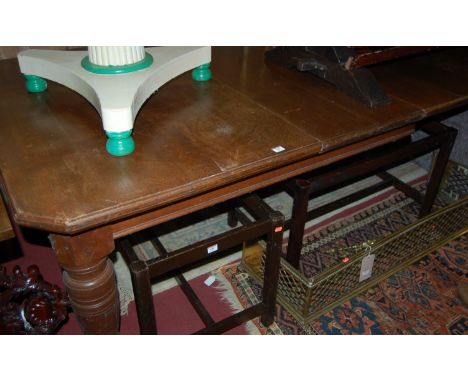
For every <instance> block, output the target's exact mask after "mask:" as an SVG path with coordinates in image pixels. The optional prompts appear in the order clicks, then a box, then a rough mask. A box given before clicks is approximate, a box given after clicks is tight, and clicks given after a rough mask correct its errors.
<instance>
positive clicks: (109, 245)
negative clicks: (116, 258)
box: [50, 227, 120, 334]
mask: <svg viewBox="0 0 468 382" xmlns="http://www.w3.org/2000/svg"><path fill="white" fill-rule="evenodd" d="M50 241H51V243H52V246H53V248H54V251H55V254H56V256H57V259H58V261H59V264H60V266H61V267H62V268H63V269H64V272H63V281H64V284H65V287H66V289H67V292H68V295H69V298H70V302H71V305H72V308H73V311H74V312H75V314H76V315H77V318H78V321H79V323H80V326H81V329H82V330H83V332H84V333H85V334H116V333H118V332H119V325H120V309H119V299H118V293H117V283H116V279H115V273H114V268H113V266H112V262H111V261H110V260H109V259H108V258H107V256H108V255H109V254H111V253H112V251H113V250H114V240H113V237H112V231H111V230H110V229H109V228H107V227H104V228H99V229H96V230H93V231H88V232H86V233H84V234H80V235H75V236H65V235H56V234H53V235H50Z"/></svg>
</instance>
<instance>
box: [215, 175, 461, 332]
mask: <svg viewBox="0 0 468 382" xmlns="http://www.w3.org/2000/svg"><path fill="white" fill-rule="evenodd" d="M467 180H468V177H466V174H465V173H464V171H463V169H460V168H459V167H454V168H452V169H451V173H450V176H449V177H448V178H447V179H446V181H445V187H444V188H443V190H442V192H440V193H439V196H438V199H437V206H439V207H441V206H443V205H445V204H447V203H449V202H450V201H452V200H453V199H457V198H458V197H460V195H463V194H465V189H466V184H467V183H468V182H467ZM419 187H420V188H421V189H423V186H422V185H420V186H419ZM417 212H418V204H417V203H415V202H413V201H412V200H411V199H409V198H407V197H406V196H405V195H403V194H402V193H399V192H395V191H387V192H386V193H384V194H382V195H380V196H379V197H376V198H374V199H373V200H368V201H366V202H363V203H361V204H360V205H358V206H354V207H353V208H349V209H348V210H345V211H342V212H341V213H340V214H339V215H338V216H335V217H333V219H330V220H329V221H322V222H321V223H319V224H317V225H315V226H313V227H310V228H309V229H308V230H307V231H306V236H305V239H304V247H303V253H302V260H301V264H300V269H301V271H302V272H303V273H304V274H305V275H306V276H308V277H310V276H312V275H314V274H316V273H318V272H320V271H322V270H323V269H325V268H327V267H329V266H330V265H331V264H333V263H335V262H336V261H337V260H338V259H337V255H336V254H335V253H333V252H331V251H330V248H331V247H334V246H339V247H351V246H353V245H355V244H360V243H362V242H364V241H366V240H370V239H374V238H377V237H380V236H385V235H388V234H389V233H391V232H394V231H395V230H397V229H399V228H401V227H403V226H405V225H407V224H409V223H411V222H413V221H414V220H416V217H417ZM331 222H333V223H332V224H330V223H331ZM214 274H215V276H216V278H217V279H218V280H221V282H222V285H223V288H224V290H225V292H226V293H228V294H229V296H230V298H231V299H232V298H233V297H232V296H235V298H236V300H237V301H236V302H235V303H233V307H234V306H240V307H242V308H245V307H248V306H250V305H252V304H255V303H257V302H258V301H259V299H260V295H261V288H260V286H259V285H257V284H256V283H255V282H254V281H253V280H252V279H251V278H250V277H249V276H248V275H247V273H246V272H244V270H243V269H242V268H241V267H240V266H239V265H238V264H230V265H227V266H225V267H222V268H221V269H219V270H218V271H216V272H214ZM463 279H465V280H466V279H468V235H465V236H462V237H459V238H458V239H456V240H454V241H452V242H450V243H448V244H446V245H445V246H443V247H442V248H439V249H438V250H437V251H435V252H433V253H431V254H430V255H428V256H426V257H424V258H423V259H422V260H420V261H419V262H418V263H416V264H413V265H411V266H410V267H408V268H406V269H404V270H402V271H400V272H398V273H396V274H395V275H393V276H391V277H389V278H388V279H386V280H384V281H382V282H380V283H379V284H377V285H376V286H375V287H373V288H371V289H369V290H367V291H366V292H365V293H363V294H361V295H359V296H358V297H355V298H352V299H351V300H349V301H347V302H346V303H343V304H342V305H340V306H338V307H336V308H334V309H333V310H331V311H329V312H328V313H326V314H324V315H322V316H321V317H319V318H318V319H317V320H315V321H312V322H311V323H310V324H307V325H301V324H299V323H298V322H297V321H296V320H295V319H294V318H293V317H292V316H291V315H290V314H289V313H288V311H287V310H286V309H284V308H283V307H281V306H280V305H277V319H276V323H275V324H274V325H272V326H271V327H270V328H268V329H266V328H264V327H262V326H261V324H260V323H259V321H258V320H253V321H252V323H253V325H252V323H251V325H250V326H249V328H250V329H249V330H250V333H252V334H467V333H468V307H467V306H466V305H464V303H463V302H462V301H461V300H460V298H459V297H458V294H457V284H458V283H459V282H460V281H461V280H463Z"/></svg>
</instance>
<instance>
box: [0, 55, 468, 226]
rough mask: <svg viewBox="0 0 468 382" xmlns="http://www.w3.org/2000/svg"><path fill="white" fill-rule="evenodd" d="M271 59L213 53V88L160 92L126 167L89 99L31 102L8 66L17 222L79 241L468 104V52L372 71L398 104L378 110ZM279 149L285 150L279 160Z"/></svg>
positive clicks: (0, 166)
mask: <svg viewBox="0 0 468 382" xmlns="http://www.w3.org/2000/svg"><path fill="white" fill-rule="evenodd" d="M263 53H264V49H263V48H237V47H229V48H213V61H212V70H213V79H212V80H211V81H209V82H205V83H200V82H195V81H193V80H192V79H191V77H190V73H186V74H184V75H182V76H180V77H178V78H176V79H174V80H173V81H171V82H170V83H168V84H166V85H165V86H164V87H162V88H161V89H160V90H159V91H158V92H157V93H156V94H155V95H153V96H152V97H151V98H150V99H149V101H148V102H147V103H146V104H145V106H144V107H143V108H142V110H141V112H140V113H139V115H138V116H137V118H136V121H135V130H134V139H135V143H136V150H135V152H134V153H133V154H132V155H130V156H127V157H122V158H117V157H112V156H110V155H109V154H107V152H106V150H105V140H106V138H105V136H104V133H103V131H102V127H101V121H100V118H99V116H98V114H97V112H96V111H95V110H94V109H93V107H92V106H91V105H90V104H89V103H87V101H86V100H84V99H83V98H82V97H81V96H79V95H78V94H76V93H74V92H73V91H71V90H69V89H67V88H65V87H63V86H60V85H57V84H54V83H50V82H49V88H48V90H47V91H46V92H45V93H38V94H28V93H27V92H26V91H25V88H24V81H23V79H22V77H21V75H20V73H19V69H18V65H17V62H16V61H15V60H5V61H3V62H1V63H0V84H1V86H0V122H1V123H0V136H1V139H0V175H1V178H0V184H1V188H2V192H3V193H4V194H5V195H7V196H8V200H9V203H10V204H11V207H12V211H13V214H14V217H15V220H16V221H17V222H18V223H19V224H21V225H25V226H30V227H35V228H39V229H44V230H48V231H52V232H56V233H76V232H80V231H83V230H86V229H89V228H92V227H96V226H99V225H103V224H106V223H109V222H117V221H121V220H122V219H125V218H129V217H132V216H137V215H139V214H141V213H143V212H147V211H152V210H157V209H158V208H161V207H168V206H170V205H171V204H173V203H176V202H180V201H183V200H186V199H187V198H191V197H194V196H198V195H203V194H204V193H209V192H212V191H213V190H216V189H218V188H220V187H227V186H229V185H235V183H236V182H239V181H244V180H246V179H250V178H252V177H256V176H260V175H261V174H265V173H268V172H271V171H275V170H278V169H281V168H284V167H285V166H288V165H292V164H294V163H299V162H300V161H304V160H307V158H313V157H314V156H320V155H323V154H325V153H327V152H332V151H333V150H337V149H339V148H345V147H346V146H348V145H350V144H352V143H356V142H360V141H362V140H364V139H367V138H369V137H372V136H376V135H379V134H382V133H384V132H388V131H391V130H394V129H397V128H399V127H402V126H405V125H408V124H410V123H413V122H417V121H420V120H422V119H424V118H425V117H427V116H429V115H434V114H436V113H438V112H442V111H446V110H450V109H452V108H455V107H458V106H462V105H466V104H467V103H468V76H467V74H466V73H467V71H466V67H467V66H466V63H467V53H466V50H461V49H458V50H457V49H455V50H454V52H453V51H452V50H443V51H440V52H439V51H438V52H436V53H430V54H428V55H426V56H424V57H426V59H423V58H422V57H421V58H419V57H418V58H411V59H407V60H403V61H401V62H399V61H397V62H396V63H392V64H385V65H381V66H378V67H375V68H374V69H373V71H374V74H375V76H376V77H377V79H378V80H379V82H380V83H381V84H382V85H383V87H384V89H385V90H386V91H387V92H388V93H389V94H390V96H391V97H392V99H393V102H392V103H391V104H390V105H388V106H384V107H380V108H374V109H369V108H366V107H365V106H363V105H360V104H359V103H357V102H356V101H354V100H352V99H351V98H349V97H347V96H346V95H344V94H341V93H339V92H338V91H337V90H335V89H334V88H333V86H331V85H329V84H327V83H326V82H324V81H322V80H320V79H317V78H315V77H313V76H311V75H307V74H306V75H304V74H303V73H298V72H295V71H292V70H289V69H286V68H280V67H278V66H275V65H272V64H267V63H265V61H264V59H263ZM463 68H465V70H462V69H463ZM277 146H282V147H284V148H285V150H284V151H283V152H280V153H275V152H273V151H272V148H274V147H277ZM364 149H365V146H363V148H362V150H364Z"/></svg>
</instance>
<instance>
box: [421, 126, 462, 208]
mask: <svg viewBox="0 0 468 382" xmlns="http://www.w3.org/2000/svg"><path fill="white" fill-rule="evenodd" d="M456 137H457V131H456V130H455V129H451V128H450V129H448V130H447V133H446V135H445V136H444V141H443V142H442V144H441V146H440V149H439V152H438V153H437V157H436V159H435V160H434V165H433V166H432V171H431V176H430V178H429V181H428V182H427V188H426V193H425V194H424V199H423V203H422V205H421V210H420V211H419V217H423V216H425V215H427V214H429V213H430V212H431V208H432V205H433V204H434V200H435V198H436V196H437V192H438V191H439V187H440V183H441V181H442V178H443V176H444V172H445V168H446V166H447V162H448V160H449V158H450V153H451V152H452V147H453V144H454V143H455V138H456Z"/></svg>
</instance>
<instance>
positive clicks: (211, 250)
mask: <svg viewBox="0 0 468 382" xmlns="http://www.w3.org/2000/svg"><path fill="white" fill-rule="evenodd" d="M217 250H218V244H214V245H212V246H211V247H208V248H207V251H208V253H213V252H216V251H217Z"/></svg>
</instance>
